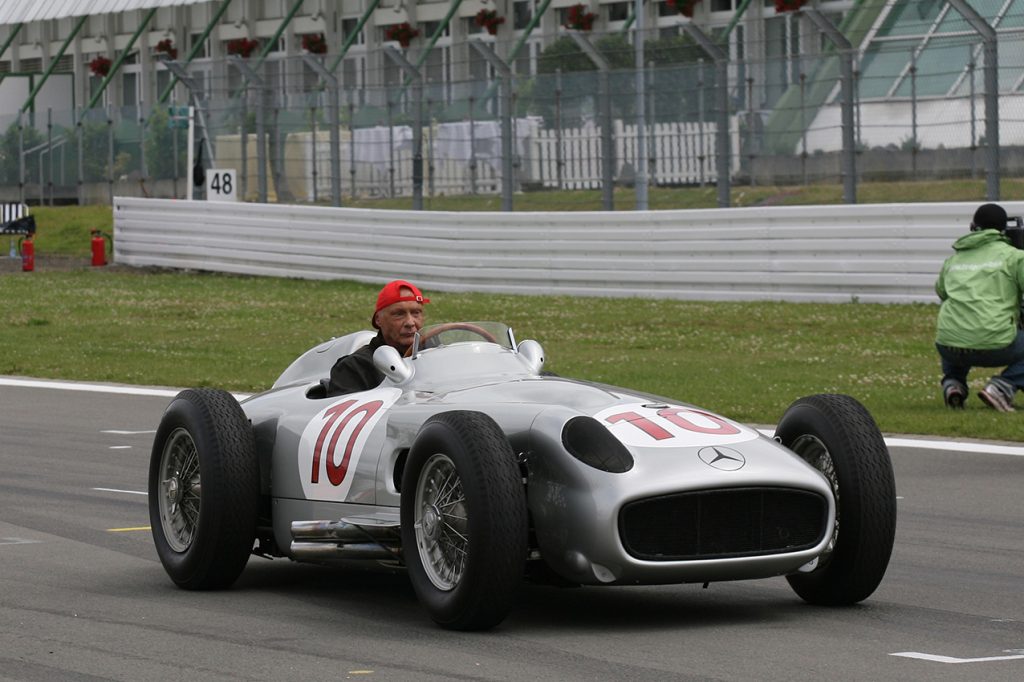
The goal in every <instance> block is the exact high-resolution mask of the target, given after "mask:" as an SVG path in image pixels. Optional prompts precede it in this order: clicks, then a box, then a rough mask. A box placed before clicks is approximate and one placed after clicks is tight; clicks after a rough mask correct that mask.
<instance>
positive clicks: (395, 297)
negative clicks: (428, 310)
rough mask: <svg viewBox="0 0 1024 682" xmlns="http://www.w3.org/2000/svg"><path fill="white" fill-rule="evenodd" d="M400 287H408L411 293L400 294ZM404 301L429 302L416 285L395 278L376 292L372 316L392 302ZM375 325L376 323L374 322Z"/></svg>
mask: <svg viewBox="0 0 1024 682" xmlns="http://www.w3.org/2000/svg"><path fill="white" fill-rule="evenodd" d="M402 289H408V290H409V291H411V292H412V294H411V295H410V294H406V295H405V296H402V294H401V292H402ZM404 301H415V302H417V303H430V299H429V298H425V297H424V296H423V292H422V291H420V290H419V289H417V288H416V285H414V284H411V283H409V282H406V281H405V280H404V279H396V280H394V281H392V282H388V283H387V284H385V285H384V288H382V289H381V290H380V293H379V294H377V308H376V309H375V310H374V311H373V315H374V317H376V315H377V313H379V312H380V311H381V310H383V309H384V308H387V307H388V306H389V305H391V304H392V303H402V302H404ZM374 326H375V327H376V326H377V325H376V324H374Z"/></svg>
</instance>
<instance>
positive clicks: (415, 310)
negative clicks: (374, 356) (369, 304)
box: [375, 288, 423, 353]
mask: <svg viewBox="0 0 1024 682" xmlns="http://www.w3.org/2000/svg"><path fill="white" fill-rule="evenodd" d="M399 293H400V295H401V296H412V295H413V294H412V292H411V291H410V290H408V289H405V288H403V289H402V290H401V291H400V292H399ZM375 317H376V320H377V326H378V327H380V333H381V335H382V336H383V337H384V343H386V344H388V345H389V346H393V347H395V348H396V349H397V350H398V352H400V353H404V352H405V351H406V349H407V348H409V346H411V345H412V339H413V337H414V336H415V335H416V332H418V331H419V330H420V329H421V328H422V327H423V304H422V303H419V302H417V301H399V302H398V303H392V304H391V305H389V306H388V307H387V308H383V309H381V310H380V311H379V312H378V313H377V315H376V316H375Z"/></svg>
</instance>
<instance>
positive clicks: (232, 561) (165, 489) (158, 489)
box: [149, 389, 260, 590]
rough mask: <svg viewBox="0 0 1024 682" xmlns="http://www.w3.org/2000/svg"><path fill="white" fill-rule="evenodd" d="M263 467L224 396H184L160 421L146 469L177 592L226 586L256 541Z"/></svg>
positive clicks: (156, 533) (241, 417) (162, 549)
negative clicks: (260, 468)
mask: <svg viewBox="0 0 1024 682" xmlns="http://www.w3.org/2000/svg"><path fill="white" fill-rule="evenodd" d="M259 485H260V477H259V464H258V463H257V460H256V453H255V445H254V442H253V435H252V427H251V426H250V425H249V420H248V418H246V416H245V413H244V412H243V411H242V408H241V406H240V405H239V404H238V401H237V400H235V398H234V396H232V395H231V394H230V393H227V392H226V391H218V390H213V389H195V390H188V391H182V392H181V393H179V394H178V395H177V397H175V399H174V400H173V401H172V402H171V404H170V405H168V407H167V410H166V411H165V412H164V416H163V418H162V419H161V420H160V427H159V428H158V429H157V432H156V438H155V439H154V441H153V452H152V455H151V457H150V465H149V518H150V525H151V526H152V530H153V542H154V544H155V545H156V551H157V555H158V556H159V557H160V562H161V563H162V564H163V566H164V569H165V570H166V571H167V574H168V575H169V576H170V577H171V580H173V581H174V582H175V583H176V584H177V585H179V586H180V587H184V588H187V589H192V590H202V589H215V588H221V587H227V586H228V585H230V584H231V583H233V582H234V581H235V579H236V578H238V575H239V574H240V573H241V572H242V569H243V568H244V567H245V564H246V562H247V561H248V559H249V554H250V552H251V551H252V546H253V542H254V541H255V537H256V522H257V516H258V510H259V495H260V490H259Z"/></svg>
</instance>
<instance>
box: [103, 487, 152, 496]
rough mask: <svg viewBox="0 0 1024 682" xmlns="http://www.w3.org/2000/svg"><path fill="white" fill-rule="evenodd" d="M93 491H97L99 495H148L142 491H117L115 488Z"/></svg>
mask: <svg viewBox="0 0 1024 682" xmlns="http://www.w3.org/2000/svg"><path fill="white" fill-rule="evenodd" d="M93 490H99V491H100V492H101V493H124V494H125V495H148V493H147V492H145V491H142V490H118V489H117V488H93Z"/></svg>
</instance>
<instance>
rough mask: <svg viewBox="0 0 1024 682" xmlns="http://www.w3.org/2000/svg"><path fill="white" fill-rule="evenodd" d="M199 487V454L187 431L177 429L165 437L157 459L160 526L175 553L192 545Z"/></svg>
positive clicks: (196, 522) (195, 527)
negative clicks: (158, 466) (158, 464)
mask: <svg viewBox="0 0 1024 682" xmlns="http://www.w3.org/2000/svg"><path fill="white" fill-rule="evenodd" d="M200 494H201V487H200V481H199V453H198V452H196V444H195V441H193V440H192V436H190V435H189V433H188V431H186V430H185V429H183V428H177V429H175V430H174V432H173V433H172V434H171V435H170V437H169V438H168V439H167V443H166V445H164V449H163V455H162V457H161V461H160V494H159V504H160V525H161V527H162V529H163V532H164V537H165V538H166V539H167V544H168V545H170V546H171V549H173V550H174V551H175V552H184V551H185V550H187V549H188V548H189V547H190V546H191V545H192V540H193V538H195V535H196V529H197V528H198V527H199V511H200V508H199V507H200V505H199V500H200Z"/></svg>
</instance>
